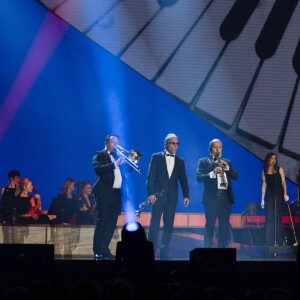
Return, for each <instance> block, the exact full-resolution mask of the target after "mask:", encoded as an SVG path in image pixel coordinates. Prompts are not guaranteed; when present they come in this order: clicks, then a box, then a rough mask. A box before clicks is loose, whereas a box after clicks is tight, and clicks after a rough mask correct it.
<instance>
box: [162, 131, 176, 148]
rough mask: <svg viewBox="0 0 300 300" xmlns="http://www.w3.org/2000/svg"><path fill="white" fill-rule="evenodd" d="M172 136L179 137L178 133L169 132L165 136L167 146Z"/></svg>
mask: <svg viewBox="0 0 300 300" xmlns="http://www.w3.org/2000/svg"><path fill="white" fill-rule="evenodd" d="M172 138H176V139H178V138H177V135H176V134H175V133H168V134H167V136H166V137H165V141H164V144H165V146H166V145H167V143H168V141H169V140H170V139H172Z"/></svg>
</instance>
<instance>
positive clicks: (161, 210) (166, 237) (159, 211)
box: [148, 199, 177, 255]
mask: <svg viewBox="0 0 300 300" xmlns="http://www.w3.org/2000/svg"><path fill="white" fill-rule="evenodd" d="M176 205H177V202H168V201H167V200H166V199H159V200H158V201H157V202H156V203H155V205H153V206H152V213H151V221H150V227H149V234H148V240H149V241H151V242H152V243H153V246H154V251H155V249H156V247H157V240H158V234H159V227H160V219H161V216H162V215H163V234H162V243H161V254H164V255H166V254H168V252H169V244H170V241H171V238H172V233H173V224H174V218H175V211H176Z"/></svg>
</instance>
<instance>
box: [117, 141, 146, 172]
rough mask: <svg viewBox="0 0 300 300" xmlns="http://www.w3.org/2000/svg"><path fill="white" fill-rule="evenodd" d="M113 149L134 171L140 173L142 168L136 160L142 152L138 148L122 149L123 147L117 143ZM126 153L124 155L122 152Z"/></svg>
mask: <svg viewBox="0 0 300 300" xmlns="http://www.w3.org/2000/svg"><path fill="white" fill-rule="evenodd" d="M114 150H115V151H116V153H117V155H119V156H121V157H123V158H124V159H125V162H126V163H127V164H128V165H129V166H130V167H131V168H133V169H134V170H135V171H136V172H138V173H140V174H141V173H142V170H141V169H140V168H139V166H138V165H137V163H138V161H139V160H140V159H141V156H142V153H141V152H140V151H139V150H136V149H132V150H130V151H128V150H126V149H124V148H123V147H121V146H119V145H117V146H116V147H115V148H114ZM124 153H126V155H127V156H126V155H125V154H124Z"/></svg>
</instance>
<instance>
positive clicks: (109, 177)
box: [93, 134, 125, 260]
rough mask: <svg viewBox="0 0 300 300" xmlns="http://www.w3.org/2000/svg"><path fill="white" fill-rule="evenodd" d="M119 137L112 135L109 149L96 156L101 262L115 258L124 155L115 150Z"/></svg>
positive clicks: (97, 243) (97, 247) (97, 254)
mask: <svg viewBox="0 0 300 300" xmlns="http://www.w3.org/2000/svg"><path fill="white" fill-rule="evenodd" d="M118 143H119V137H118V136H117V135H115V134H109V135H107V136H106V138H105V148H104V149H103V150H102V151H97V152H96V153H95V154H94V157H93V167H94V171H95V174H96V182H95V184H94V186H93V196H94V198H95V201H96V204H97V209H98V218H97V223H96V226H95V232H94V241H93V251H94V258H95V259H97V260H104V259H114V258H115V257H114V255H112V253H111V252H110V250H109V244H110V241H111V239H112V236H113V233H114V230H115V227H116V225H117V221H118V216H119V214H120V212H121V188H122V173H123V171H122V170H121V169H122V165H123V164H124V163H125V158H124V157H123V156H120V157H116V155H115V153H114V150H115V149H116V148H117V146H118Z"/></svg>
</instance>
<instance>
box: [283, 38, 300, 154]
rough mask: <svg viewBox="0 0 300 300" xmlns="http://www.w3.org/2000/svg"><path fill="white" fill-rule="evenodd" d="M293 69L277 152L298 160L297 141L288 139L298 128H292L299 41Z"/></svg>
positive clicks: (299, 71) (299, 68)
mask: <svg viewBox="0 0 300 300" xmlns="http://www.w3.org/2000/svg"><path fill="white" fill-rule="evenodd" d="M293 68H294V70H295V72H296V74H297V75H298V77H297V79H296V82H295V86H294V90H293V94H292V98H291V101H290V103H289V107H288V111H287V114H286V117H285V120H284V125H283V132H282V134H281V139H280V145H279V151H280V152H282V153H284V154H286V155H289V156H291V157H294V158H295V159H298V160H299V159H300V152H299V144H298V141H296V136H295V138H290V137H291V136H294V132H295V131H296V133H297V132H298V128H297V129H296V130H295V128H294V126H297V125H295V124H297V122H296V118H297V117H295V115H299V114H298V111H299V99H298V102H296V101H297V94H298V93H299V83H300V39H299V41H298V44H297V47H296V51H295V53H294V56H293ZM295 102H296V103H295ZM295 112H296V113H295ZM295 143H296V145H297V146H296V147H295V145H294V144H295ZM295 149H296V150H295ZM297 150H298V151H297Z"/></svg>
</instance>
